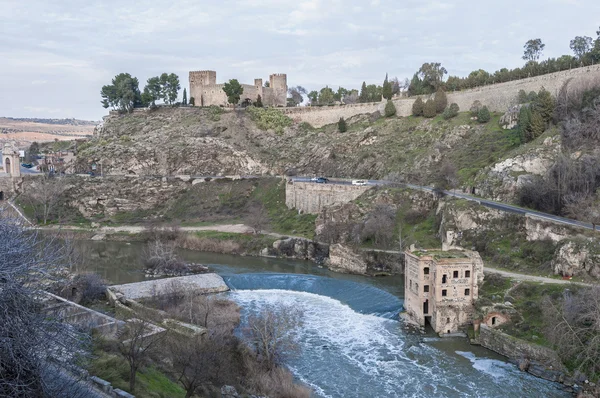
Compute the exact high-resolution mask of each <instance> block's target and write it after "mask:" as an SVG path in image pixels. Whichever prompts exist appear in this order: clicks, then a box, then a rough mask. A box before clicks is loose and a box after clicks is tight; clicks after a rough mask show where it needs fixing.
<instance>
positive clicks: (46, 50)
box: [0, 0, 600, 120]
mask: <svg viewBox="0 0 600 398" xmlns="http://www.w3.org/2000/svg"><path fill="white" fill-rule="evenodd" d="M0 7H1V9H2V13H1V14H0V35H1V37H2V40H0V59H2V62H1V63H0V75H1V76H2V77H3V78H2V79H0V92H2V93H3V95H2V96H1V97H0V109H2V110H3V112H8V113H7V114H6V116H15V117H43V116H45V115H46V116H52V117H78V118H87V119H93V120H98V119H99V118H100V117H101V116H102V115H103V114H105V112H106V111H105V110H104V109H103V108H102V107H101V106H100V102H99V101H100V96H99V91H100V88H101V87H102V85H104V84H107V83H109V82H110V80H111V78H112V77H113V76H115V75H116V74H118V73H121V72H129V73H131V74H132V75H134V76H136V77H138V79H139V81H140V84H141V85H142V86H143V84H144V82H145V81H146V80H147V79H148V78H149V77H151V76H156V75H158V74H160V73H162V72H174V73H176V74H178V75H179V76H180V80H181V83H182V86H183V87H186V86H187V76H188V72H189V71H190V70H201V69H213V70H216V71H217V78H218V80H219V81H225V80H227V79H230V78H237V79H238V80H240V81H241V82H244V83H247V82H252V81H253V79H254V78H263V79H266V78H267V77H268V75H269V74H271V73H275V72H279V73H287V74H288V83H289V84H290V85H302V86H305V87H306V88H307V89H309V90H313V89H320V88H321V87H323V86H325V85H329V86H330V87H337V86H339V85H342V86H344V87H347V88H359V87H360V85H361V84H362V82H363V81H366V82H367V83H369V84H370V83H376V84H380V83H381V82H382V81H383V78H384V76H385V73H386V72H388V73H389V74H390V76H398V77H399V78H401V79H402V78H405V77H409V78H410V77H411V76H412V74H413V73H414V72H415V71H416V70H417V69H418V68H419V67H420V66H421V64H422V63H423V62H431V61H436V62H441V63H442V64H443V65H444V66H445V67H446V68H447V69H448V71H449V73H450V74H454V75H466V74H468V73H469V72H470V71H472V70H475V69H479V68H483V69H486V70H489V71H491V72H493V71H494V70H496V69H499V68H501V67H515V66H520V65H521V64H522V60H521V55H522V47H523V43H524V42H525V41H526V40H527V39H530V38H532V37H541V38H542V39H543V40H544V42H545V43H546V50H545V54H546V56H557V55H561V54H564V53H569V52H570V49H569V40H570V39H572V38H573V37H574V36H576V35H588V36H595V31H596V29H597V26H598V20H597V15H600V3H598V2H593V1H591V0H550V2H541V1H540V0H532V1H529V2H524V1H522V0H519V1H517V0H506V1H505V2H503V5H502V7H498V6H497V2H493V1H491V0H487V1H486V0H482V1H480V2H479V3H477V5H473V3H472V2H471V1H467V0H454V1H450V0H434V1H431V2H424V1H422V0H404V1H402V2H398V1H397V0H370V1H364V0H245V1H238V0H205V1H201V2H200V1H197V0H171V1H170V2H165V1H162V0H146V1H144V2H143V3H139V4H138V3H135V4H134V3H132V2H123V1H121V0H103V1H101V2H100V1H88V2H81V1H80V0H60V1H52V2H50V1H47V0H27V1H26V2H25V1H21V2H18V1H13V0H0ZM533 16H535V18H534V17H533ZM556 26H560V29H556ZM49 104H51V105H49ZM57 112H64V113H65V114H63V115H61V114H57Z"/></svg>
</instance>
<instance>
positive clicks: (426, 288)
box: [423, 285, 429, 293]
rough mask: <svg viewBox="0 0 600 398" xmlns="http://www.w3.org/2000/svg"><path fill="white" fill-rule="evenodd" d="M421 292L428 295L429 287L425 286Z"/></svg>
mask: <svg viewBox="0 0 600 398" xmlns="http://www.w3.org/2000/svg"><path fill="white" fill-rule="evenodd" d="M423 291H424V292H425V293H429V285H425V286H423Z"/></svg>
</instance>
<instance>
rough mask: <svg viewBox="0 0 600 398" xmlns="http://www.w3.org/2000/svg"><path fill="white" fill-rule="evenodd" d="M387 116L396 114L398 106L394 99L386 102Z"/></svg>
mask: <svg viewBox="0 0 600 398" xmlns="http://www.w3.org/2000/svg"><path fill="white" fill-rule="evenodd" d="M384 112H385V117H391V116H394V115H395V114H396V106H395V105H394V102H393V101H392V100H388V101H387V104H385V110H384Z"/></svg>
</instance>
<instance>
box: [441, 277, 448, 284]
mask: <svg viewBox="0 0 600 398" xmlns="http://www.w3.org/2000/svg"><path fill="white" fill-rule="evenodd" d="M447 281H448V275H443V276H442V283H446V282H447Z"/></svg>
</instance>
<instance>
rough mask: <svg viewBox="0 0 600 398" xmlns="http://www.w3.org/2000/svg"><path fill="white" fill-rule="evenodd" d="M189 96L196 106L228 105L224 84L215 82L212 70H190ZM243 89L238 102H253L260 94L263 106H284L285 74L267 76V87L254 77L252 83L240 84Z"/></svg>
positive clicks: (285, 101) (215, 75) (285, 95)
mask: <svg viewBox="0 0 600 398" xmlns="http://www.w3.org/2000/svg"><path fill="white" fill-rule="evenodd" d="M189 79H190V80H189V81H190V98H194V104H195V105H196V106H210V105H217V106H228V105H229V102H228V101H227V95H225V92H224V91H223V86H224V84H217V72H215V71H213V70H202V71H192V72H190V76H189ZM242 87H243V89H244V92H243V94H242V95H241V96H240V102H244V101H245V100H250V102H255V101H256V100H257V98H258V96H259V95H260V97H261V101H262V103H263V105H265V106H282V107H283V106H286V103H287V89H288V87H287V75H286V74H284V73H275V74H272V75H270V76H269V87H263V80H262V79H254V84H242Z"/></svg>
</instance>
